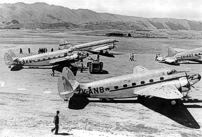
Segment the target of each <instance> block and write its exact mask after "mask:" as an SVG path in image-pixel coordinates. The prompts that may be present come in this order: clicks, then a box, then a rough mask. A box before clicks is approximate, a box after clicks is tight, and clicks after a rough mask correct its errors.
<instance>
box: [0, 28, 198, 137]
mask: <svg viewBox="0 0 202 137" xmlns="http://www.w3.org/2000/svg"><path fill="white" fill-rule="evenodd" d="M77 33H79V34H80V35H78V34H77ZM83 34H85V32H73V31H70V32H68V31H59V30H58V31H55V30H52V31H50V30H49V31H46V30H0V55H1V56H0V66H1V67H0V136H1V137H39V136H42V137H50V136H55V135H53V134H52V133H51V131H50V130H51V128H53V126H54V125H53V117H54V115H55V112H56V110H59V111H60V115H59V116H60V129H59V133H60V134H59V136H65V135H67V136H70V137H71V136H72V137H84V136H88V137H91V136H92V137H98V136H102V137H134V136H135V137H136V136H137V137H142V136H149V137H153V136H154V137H156V136H159V137H161V136H164V137H171V136H172V137H201V136H202V128H199V126H200V127H201V126H202V81H200V82H198V83H197V84H196V85H195V89H193V92H191V93H190V95H191V96H192V98H193V99H195V100H194V101H192V102H185V103H184V107H182V106H181V107H180V109H175V108H174V109H171V108H169V109H170V111H171V112H172V114H168V113H170V112H168V113H164V112H161V110H155V109H154V110H152V109H149V108H148V107H147V105H146V104H144V105H142V104H140V103H138V102H137V101H136V99H134V100H132V99H130V100H128V101H127V100H126V101H117V102H116V103H111V102H108V103H102V102H99V101H96V100H94V101H92V102H90V103H89V104H88V105H87V106H86V108H85V109H83V110H70V109H68V108H67V106H68V104H67V102H63V101H62V100H61V98H60V97H59V96H58V93H57V80H58V77H59V75H60V73H59V72H57V73H56V76H55V77H52V76H51V75H50V74H51V70H49V69H42V70H37V69H33V70H29V69H23V70H20V71H10V70H9V68H8V67H7V66H6V65H5V64H4V61H3V55H4V53H5V52H6V51H7V50H8V49H12V50H13V51H14V52H15V53H16V55H17V56H27V55H28V50H27V49H28V48H29V47H30V48H31V52H32V54H37V52H38V48H42V47H46V48H47V49H48V51H50V49H51V48H54V50H57V49H58V44H59V41H60V39H66V40H67V41H68V42H70V43H72V44H79V43H85V42H90V41H96V40H102V39H106V38H109V37H104V36H87V35H83ZM116 39H117V40H119V41H120V42H119V43H117V45H116V47H117V48H116V49H115V50H116V51H121V52H126V53H127V54H123V55H119V56H116V58H106V57H101V61H103V62H104V69H105V70H107V71H108V72H109V74H101V75H100V74H94V75H91V74H89V73H88V72H87V71H86V72H84V73H80V72H78V75H77V76H76V79H77V80H78V81H79V82H90V81H94V80H99V79H103V78H109V77H112V76H118V75H124V74H129V73H132V69H133V67H135V66H137V65H142V66H144V67H146V68H148V69H155V68H161V67H171V68H175V69H177V70H188V71H191V72H195V73H199V74H200V75H202V64H182V65H180V66H168V65H166V64H160V63H157V62H155V61H154V59H155V54H156V53H160V51H161V45H162V44H171V45H173V46H174V47H176V48H184V49H192V48H196V47H201V45H202V41H201V40H199V39H146V38H142V39H136V38H116ZM19 48H22V49H23V52H24V54H23V55H19ZM131 52H133V53H135V54H136V55H135V61H134V62H131V61H129V53H131ZM87 61H88V60H87V59H85V62H87ZM152 101H154V102H152ZM149 103H150V104H153V103H154V105H158V103H159V102H158V100H157V101H156V100H151V102H149ZM150 108H152V107H151V106H150ZM187 110H188V111H187ZM162 114H164V115H162ZM194 119H195V120H194Z"/></svg>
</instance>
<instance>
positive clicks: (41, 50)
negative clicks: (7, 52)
mask: <svg viewBox="0 0 202 137" xmlns="http://www.w3.org/2000/svg"><path fill="white" fill-rule="evenodd" d="M53 51H54V49H53V48H51V52H53ZM47 52H48V49H47V48H39V50H38V54H41V53H47ZM28 53H29V54H31V49H30V48H28ZM20 54H23V51H22V48H20Z"/></svg>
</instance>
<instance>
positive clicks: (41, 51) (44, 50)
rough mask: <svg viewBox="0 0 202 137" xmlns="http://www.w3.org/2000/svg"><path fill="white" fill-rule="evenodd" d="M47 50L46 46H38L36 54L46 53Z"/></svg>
mask: <svg viewBox="0 0 202 137" xmlns="http://www.w3.org/2000/svg"><path fill="white" fill-rule="evenodd" d="M47 52H48V49H47V48H39V50H38V54H41V53H47Z"/></svg>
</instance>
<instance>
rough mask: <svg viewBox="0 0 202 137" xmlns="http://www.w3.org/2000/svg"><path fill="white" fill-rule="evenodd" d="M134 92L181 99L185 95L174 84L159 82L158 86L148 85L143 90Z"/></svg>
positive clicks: (142, 94)
mask: <svg viewBox="0 0 202 137" xmlns="http://www.w3.org/2000/svg"><path fill="white" fill-rule="evenodd" d="M134 94H137V95H141V96H154V97H159V98H164V99H180V98H182V97H183V95H182V94H181V93H180V92H179V91H178V89H177V88H176V87H175V86H174V85H163V84H158V85H156V86H148V87H146V88H144V89H142V90H139V91H137V92H136V91H135V92H134Z"/></svg>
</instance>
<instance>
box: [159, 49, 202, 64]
mask: <svg viewBox="0 0 202 137" xmlns="http://www.w3.org/2000/svg"><path fill="white" fill-rule="evenodd" d="M163 48H165V47H163ZM166 52H167V56H166V57H157V58H156V60H157V61H159V62H161V63H167V64H171V65H179V64H180V63H182V62H185V61H191V62H196V63H202V48H195V49H191V50H184V49H173V48H171V47H170V46H168V47H167V51H166Z"/></svg>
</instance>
